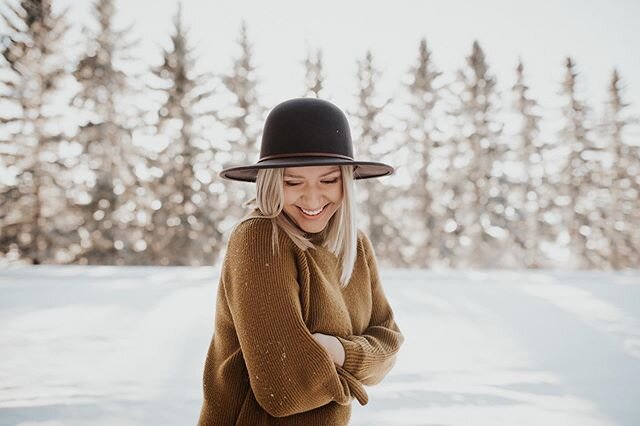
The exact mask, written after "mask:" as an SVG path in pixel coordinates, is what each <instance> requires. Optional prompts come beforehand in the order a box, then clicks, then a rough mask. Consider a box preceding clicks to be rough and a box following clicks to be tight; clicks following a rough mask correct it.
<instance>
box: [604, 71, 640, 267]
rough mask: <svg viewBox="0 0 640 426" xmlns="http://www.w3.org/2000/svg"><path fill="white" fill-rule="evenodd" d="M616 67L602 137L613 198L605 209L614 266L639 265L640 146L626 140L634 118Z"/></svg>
mask: <svg viewBox="0 0 640 426" xmlns="http://www.w3.org/2000/svg"><path fill="white" fill-rule="evenodd" d="M622 90H623V87H622V82H621V79H620V76H619V74H618V71H617V70H614V71H613V74H612V76H611V82H610V84H609V87H608V93H609V99H608V101H607V105H606V110H605V115H604V119H603V126H602V130H603V132H602V137H603V138H604V139H605V141H606V142H607V150H608V152H609V154H610V155H611V168H610V171H609V173H608V176H607V184H608V186H609V188H610V192H609V195H610V199H609V203H608V208H607V211H606V218H605V219H606V234H607V240H608V242H609V250H610V253H609V257H610V263H611V266H612V267H613V268H615V269H621V268H637V267H638V266H640V148H638V147H637V146H635V147H634V146H631V145H629V144H628V143H627V142H626V141H625V136H626V134H627V131H628V130H629V127H630V126H631V125H632V124H633V119H632V117H630V115H629V113H628V108H629V104H628V103H626V102H625V101H624V100H623V93H622Z"/></svg>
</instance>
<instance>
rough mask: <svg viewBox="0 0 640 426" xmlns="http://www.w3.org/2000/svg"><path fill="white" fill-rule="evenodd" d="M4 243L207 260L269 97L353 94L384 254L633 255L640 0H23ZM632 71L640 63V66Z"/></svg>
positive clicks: (1, 103) (16, 38) (15, 18)
mask: <svg viewBox="0 0 640 426" xmlns="http://www.w3.org/2000/svg"><path fill="white" fill-rule="evenodd" d="M0 12H1V14H2V17H3V23H2V26H1V27H0V29H1V31H2V41H1V43H2V44H1V46H0V48H1V50H2V58H1V59H0V67H1V68H0V72H1V74H0V81H1V82H2V83H1V86H0V230H1V231H0V232H1V233H0V259H1V260H0V262H2V263H3V264H16V263H19V264H102V265H192V266H197V265H211V264H214V263H215V262H216V261H217V260H218V259H219V257H220V254H221V252H222V251H223V250H224V247H225V243H226V237H227V234H228V233H227V231H228V230H229V229H230V228H231V227H232V226H233V224H234V223H235V221H236V220H237V219H238V218H240V217H241V216H242V215H243V214H244V211H243V210H242V208H241V207H240V206H241V203H242V201H244V200H246V199H248V198H250V197H251V196H252V193H253V192H254V187H253V185H251V184H243V183H233V182H227V181H223V180H222V179H220V178H219V177H218V176H217V173H218V172H219V171H220V170H221V169H222V168H224V167H227V166H230V165H237V164H245V163H253V162H255V161H256V160H257V158H258V150H259V142H260V132H261V125H262V122H263V120H264V118H265V115H266V114H267V113H268V111H269V109H270V108H271V107H273V106H274V105H275V104H277V103H279V102H281V101H282V100H285V99H288V98H291V97H297V96H318V97H322V98H325V99H328V100H331V101H333V102H335V103H336V104H338V105H339V106H340V107H341V108H343V109H344V110H345V111H346V112H347V113H348V114H349V117H350V122H351V126H352V128H353V138H354V144H355V150H356V152H357V156H358V157H360V158H370V159H374V160H380V161H386V162H389V163H391V164H393V165H394V166H396V167H397V173H396V175H394V176H392V177H389V178H385V179H380V180H377V181H376V182H365V181H363V182H361V183H360V182H359V183H358V184H357V186H358V196H359V209H360V211H361V218H362V220H361V224H360V226H361V228H362V229H364V230H366V231H368V233H369V235H370V236H371V240H372V242H373V243H374V245H375V249H376V251H377V253H378V256H379V258H380V262H381V263H382V264H383V265H387V266H395V267H411V268H440V267H443V268H459V267H474V268H478V267H479V268H485V267H491V268H569V269H583V268H586V269H622V268H634V267H638V265H639V264H640V205H639V201H638V200H639V198H640V197H639V193H638V191H639V189H640V154H639V153H640V128H639V122H638V119H637V117H638V114H637V112H638V105H637V102H638V99H639V96H638V95H639V94H640V82H638V81H637V76H638V75H640V59H639V58H638V55H634V54H632V53H631V52H633V51H634V50H633V49H634V48H633V41H634V40H638V39H640V30H639V29H638V26H637V25H636V22H637V18H638V17H640V13H639V12H640V6H638V5H637V4H636V3H634V2H631V1H618V2H614V3H606V2H603V1H601V2H598V1H590V2H586V3H584V2H571V1H567V2H562V3H561V4H558V5H553V6H551V5H533V4H531V3H526V4H525V3H521V4H517V5H516V4H515V3H513V2H507V1H498V0H492V1H490V2H483V4H482V5H478V4H471V3H468V2H462V1H452V2H437V1H433V2H432V1H401V2H399V3H394V4H393V5H391V4H390V3H386V2H373V3H372V2H364V1H353V2H347V3H344V2H337V1H334V2H324V3H323V5H322V6H321V7H319V8H316V9H313V10H310V9H309V8H308V7H307V6H305V5H303V3H300V2H292V1H281V2H269V3H265V4H258V3H255V4H254V3H251V2H230V1H227V2H216V3H209V2H199V1H184V2H182V3H179V2H176V1H168V0H165V1H154V2H151V1H136V2H129V3H124V2H115V1H112V0H110V1H107V0H105V1H93V2H89V1H87V2H71V1H62V0H60V1H8V2H5V3H3V5H2V8H1V9H0ZM634 79H636V80H634Z"/></svg>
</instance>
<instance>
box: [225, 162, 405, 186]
mask: <svg viewBox="0 0 640 426" xmlns="http://www.w3.org/2000/svg"><path fill="white" fill-rule="evenodd" d="M342 165H345V166H355V170H354V172H353V177H354V179H370V178H377V177H382V176H388V175H391V174H393V172H394V168H393V167H391V166H390V165H388V164H384V163H378V162H374V161H354V160H348V159H339V158H330V157H327V158H322V157H296V158H274V159H270V160H265V161H261V162H259V163H256V164H252V165H250V166H236V167H229V168H227V169H224V170H222V171H221V172H220V177H223V178H225V179H231V180H238V181H242V182H255V181H256V176H257V174H258V170H260V169H277V168H283V167H310V166H342Z"/></svg>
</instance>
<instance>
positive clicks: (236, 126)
mask: <svg viewBox="0 0 640 426" xmlns="http://www.w3.org/2000/svg"><path fill="white" fill-rule="evenodd" d="M238 47H239V50H240V54H239V56H237V57H236V58H235V59H234V61H233V65H232V69H231V72H230V73H228V74H225V75H223V76H222V82H223V84H224V86H225V88H226V92H227V97H228V106H227V107H225V108H223V109H222V110H221V111H220V112H219V113H218V114H217V117H218V120H219V121H220V123H221V124H223V125H224V128H225V132H226V133H225V135H224V140H225V141H226V145H227V146H226V154H227V155H226V158H227V159H228V161H225V162H224V163H223V164H220V168H226V167H230V166H232V165H238V164H246V163H253V162H255V161H257V159H258V155H259V143H258V136H259V135H260V132H261V129H262V121H263V119H264V117H263V115H264V112H265V109H264V107H263V106H262V105H261V103H260V101H259V99H258V83H259V80H258V76H257V73H256V67H255V65H254V63H253V48H252V46H251V43H250V40H249V37H248V34H247V26H246V23H245V22H242V25H241V28H240V36H239V38H238ZM224 186H225V192H224V194H223V195H224V197H225V200H224V201H225V202H227V199H226V197H228V205H229V209H228V210H227V216H228V219H229V224H228V225H226V226H224V227H225V228H227V227H230V226H231V223H232V222H234V221H235V220H237V219H239V218H240V217H241V216H243V215H244V214H245V213H246V209H244V208H242V207H240V206H241V205H242V203H243V202H244V201H246V200H247V199H250V198H252V197H253V195H255V188H253V187H250V186H248V185H247V184H246V183H242V182H232V181H224ZM222 231H223V232H224V229H222Z"/></svg>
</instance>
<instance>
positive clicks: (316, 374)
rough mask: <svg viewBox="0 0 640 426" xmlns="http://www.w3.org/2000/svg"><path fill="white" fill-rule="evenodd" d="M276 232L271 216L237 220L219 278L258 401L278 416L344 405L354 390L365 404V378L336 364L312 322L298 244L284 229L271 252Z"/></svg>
mask: <svg viewBox="0 0 640 426" xmlns="http://www.w3.org/2000/svg"><path fill="white" fill-rule="evenodd" d="M271 235H272V225H271V223H270V222H269V221H268V220H266V219H250V220H248V221H246V222H243V223H241V224H240V225H238V227H236V229H235V230H234V231H233V233H232V235H231V237H230V239H229V245H228V250H227V255H226V257H225V259H226V260H225V261H228V265H227V268H226V270H225V272H224V274H223V281H222V282H223V285H224V291H225V297H226V300H227V304H228V306H229V310H230V312H231V316H232V318H233V322H234V325H235V328H236V333H237V336H238V341H239V343H240V348H241V351H242V355H243V358H244V361H245V364H246V366H247V371H248V374H249V382H250V385H251V389H252V391H253V393H254V395H255V397H256V401H257V402H258V403H259V404H260V406H261V407H262V408H263V409H264V410H265V411H266V412H268V413H269V414H270V415H272V416H273V417H285V416H290V415H292V414H297V413H301V412H305V411H309V410H312V409H314V408H317V407H321V406H323V405H326V404H328V403H330V402H332V401H335V402H336V403H338V404H341V405H346V404H349V403H351V400H352V398H353V397H356V398H358V400H359V401H360V403H361V404H363V405H364V404H366V402H367V396H366V391H365V390H364V388H362V385H361V384H360V383H359V382H358V381H357V380H356V379H355V378H353V376H351V375H350V374H349V373H348V372H346V371H343V372H342V373H341V372H340V371H338V369H337V368H336V366H334V364H333V361H332V360H331V358H330V356H329V355H328V354H327V353H326V351H325V350H324V348H322V346H320V345H319V344H318V343H317V342H316V341H315V340H314V339H313V337H312V335H311V333H310V331H309V330H308V329H307V327H306V325H305V323H304V320H303V317H302V309H301V305H300V299H299V284H298V281H297V279H298V270H297V267H296V259H295V253H294V252H293V245H292V244H287V243H286V241H285V240H284V238H286V237H284V234H283V233H282V232H280V233H279V237H281V238H280V239H279V251H280V252H279V253H277V252H276V253H274V252H273V249H272V244H271V241H272V238H271Z"/></svg>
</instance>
